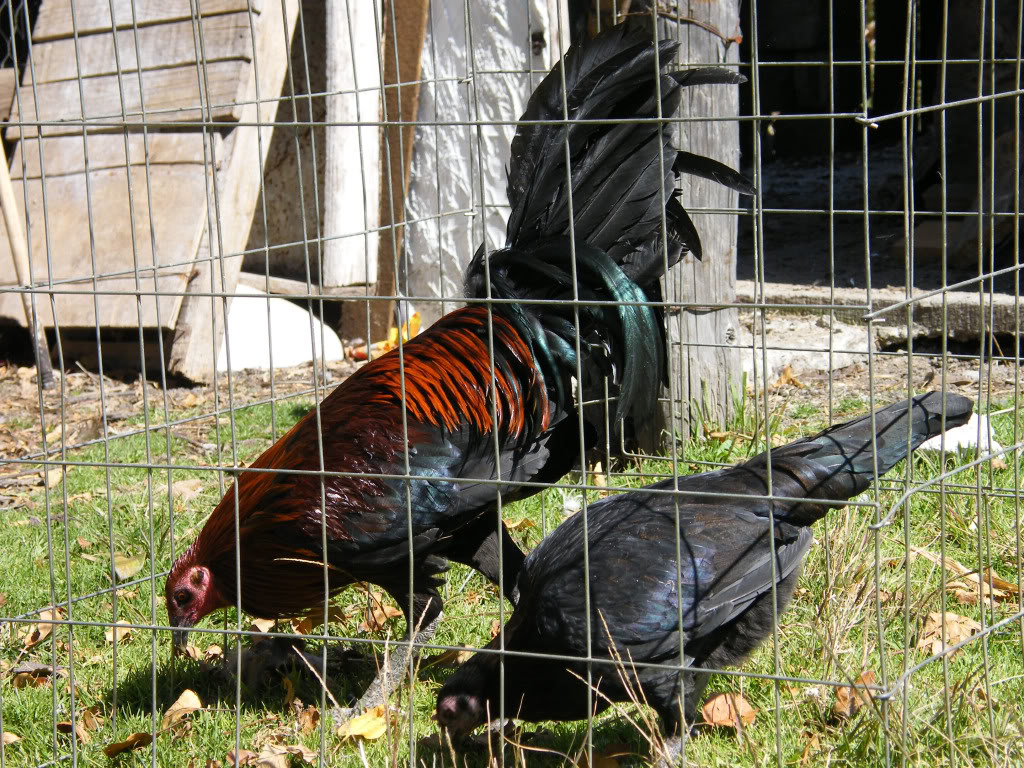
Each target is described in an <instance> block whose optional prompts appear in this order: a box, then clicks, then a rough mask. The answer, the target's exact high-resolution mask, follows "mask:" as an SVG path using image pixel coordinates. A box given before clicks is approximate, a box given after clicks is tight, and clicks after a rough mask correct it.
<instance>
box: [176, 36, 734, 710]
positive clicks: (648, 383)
mask: <svg viewBox="0 0 1024 768" xmlns="http://www.w3.org/2000/svg"><path fill="white" fill-rule="evenodd" d="M642 27H643V25H642V24H641V25H620V26H617V27H613V28H611V29H609V30H607V31H606V32H604V33H602V34H601V35H599V36H597V37H596V38H594V39H593V40H590V41H588V42H585V43H583V44H582V45H576V46H573V47H572V48H571V49H570V50H569V51H568V53H567V54H566V56H565V58H564V60H563V62H562V63H561V64H560V65H557V66H556V67H555V68H554V69H553V70H552V71H551V73H550V74H549V75H548V76H547V77H546V78H545V79H544V80H543V82H541V84H540V85H539V86H538V88H537V90H536V91H535V92H534V93H533V95H532V96H531V98H530V101H529V104H528V106H527V109H526V112H525V114H524V115H523V116H522V120H523V123H522V124H521V125H520V126H519V127H518V129H517V131H516V136H515V138H514V140H513V142H512V152H511V162H510V166H509V171H508V197H509V202H510V204H511V208H512V211H511V215H510V216H509V220H508V235H507V241H506V244H505V247H504V248H503V249H501V250H498V251H495V252H492V253H484V252H483V249H482V248H481V249H480V250H479V251H478V252H477V253H476V255H475V257H474V258H473V259H472V261H471V263H470V264H469V267H468V271H467V275H466V293H467V296H468V297H469V298H470V300H471V305H470V306H468V307H466V308H464V309H460V310H456V311H455V312H452V313H450V314H448V315H446V316H445V317H443V318H441V320H439V321H438V322H437V323H435V324H434V325H433V326H431V327H430V328H429V329H427V330H426V331H424V332H423V333H422V334H420V335H419V336H418V337H416V338H414V339H412V340H411V341H409V342H407V343H405V344H404V346H403V347H402V348H401V349H399V350H395V351H393V352H391V353H389V354H387V355H385V356H383V357H381V358H378V359H376V360H374V361H372V362H370V363H368V364H366V365H365V366H363V368H361V369H360V370H359V371H357V372H356V373H355V374H353V375H352V376H351V377H350V378H349V379H348V380H347V381H345V382H344V383H343V384H341V386H339V387H338V388H337V389H335V390H334V391H333V392H332V393H331V394H330V395H328V396H327V397H326V398H325V399H324V400H323V402H322V403H321V404H320V407H319V417H318V415H317V413H316V412H315V411H314V412H311V413H309V414H307V415H306V417H305V418H303V419H302V420H301V421H300V422H299V423H298V424H296V425H295V427H294V428H293V429H292V430H291V431H289V432H288V434H286V435H285V436H284V437H282V438H281V439H280V440H278V442H277V443H275V444H274V445H273V446H271V448H269V449H268V450H267V451H266V452H265V453H264V454H263V455H262V456H260V457H259V458H258V459H257V460H256V461H255V462H253V464H252V465H251V467H250V468H249V469H250V470H253V471H249V470H246V471H243V472H242V473H241V474H240V475H239V477H238V479H237V482H236V484H235V486H234V487H233V488H232V489H231V490H229V491H228V493H227V494H226V495H225V496H224V498H223V499H222V500H221V502H220V503H219V504H218V505H217V507H216V509H214V511H213V513H212V515H211V516H210V518H209V520H208V521H207V523H206V525H205V527H204V528H203V530H202V531H201V532H200V534H199V536H198V538H197V539H196V540H195V542H194V543H193V544H192V545H191V546H190V547H189V548H188V549H187V550H186V551H185V552H184V553H183V554H182V555H181V556H180V557H179V558H178V559H177V561H176V562H175V563H174V566H173V568H172V569H171V572H170V575H169V576H168V578H167V586H166V599H167V611H168V614H169V620H170V624H171V626H172V627H176V628H177V630H176V631H175V633H174V641H175V644H176V645H179V646H180V645H183V644H184V642H185V638H186V636H187V629H188V628H189V627H192V626H193V625H194V624H195V623H196V622H197V621H199V620H200V619H201V618H202V617H204V616H206V615H207V614H208V613H210V612H211V611H214V610H216V609H218V608H224V607H227V606H234V605H236V604H240V605H241V608H242V610H243V611H245V612H246V613H249V614H253V615H255V616H261V617H283V616H295V615H298V614H301V613H302V612H304V611H306V610H307V609H310V608H312V607H314V606H317V605H320V604H322V603H323V600H324V594H325V590H324V586H325V585H324V578H325V566H324V562H325V559H326V574H327V578H328V585H327V588H328V590H329V591H330V592H332V593H333V592H335V591H337V590H339V589H341V588H343V587H345V586H347V585H349V584H352V583H354V582H359V581H368V582H372V583H374V584H377V585H379V586H381V587H383V588H384V589H385V590H387V592H388V593H390V594H391V595H392V596H393V597H394V598H395V599H396V600H397V602H398V604H399V605H400V606H401V607H402V608H403V610H404V611H405V614H406V621H407V625H408V627H410V628H412V627H417V628H419V629H420V631H419V632H418V633H417V634H416V635H415V638H414V640H415V641H417V642H424V641H426V640H428V639H429V638H430V637H431V635H432V634H433V631H434V628H435V626H436V623H437V621H438V619H439V617H440V612H441V598H440V596H439V594H438V589H437V588H438V586H439V585H441V584H442V583H443V580H442V579H443V577H442V574H443V572H444V571H445V570H446V568H447V561H448V560H455V561H457V562H460V563H466V564H468V565H471V566H472V567H474V568H476V569H477V570H479V571H480V572H481V573H483V574H484V575H485V576H487V578H489V579H491V580H492V581H494V582H495V583H501V584H502V585H503V589H504V592H505V595H506V596H507V597H509V599H510V600H512V601H513V602H515V594H514V588H515V583H516V577H517V575H518V573H519V570H520V567H521V566H522V563H523V559H524V556H523V554H522V552H521V551H520V550H519V548H518V547H517V546H516V545H515V543H514V542H513V541H512V540H511V538H510V537H509V535H508V532H507V531H506V529H505V526H504V525H503V523H502V521H501V518H500V515H496V514H495V513H496V510H498V508H499V507H498V501H499V499H498V495H499V491H500V494H501V501H502V502H503V503H505V502H509V501H513V500H515V499H518V498H523V497H525V496H529V495H531V494H533V493H536V492H537V491H538V490H540V489H539V487H538V486H537V485H533V484H536V483H543V482H554V481H556V480H558V479H559V478H560V477H562V476H563V475H564V474H565V473H566V472H568V471H569V470H570V469H572V467H573V466H575V465H577V464H578V462H579V457H580V455H581V451H582V449H583V447H582V446H580V445H579V437H578V434H579V424H578V415H577V412H576V399H575V398H576V397H577V396H578V395H579V394H580V393H577V392H576V391H575V387H576V386H579V387H580V390H581V393H582V395H583V396H588V394H589V393H596V392H599V391H602V390H601V389H599V386H600V385H601V383H602V382H603V380H604V377H606V376H608V377H611V379H612V381H613V383H614V385H615V388H616V392H617V395H618V406H617V408H618V410H617V415H618V416H619V417H626V416H631V417H632V419H633V420H634V422H635V423H643V422H644V421H645V420H646V419H648V418H649V416H650V415H651V413H652V411H653V409H654V406H655V402H656V398H657V396H658V394H659V391H660V387H661V384H662V381H663V378H664V368H665V364H664V359H665V338H664V328H663V324H662V319H661V311H660V309H659V308H658V307H656V306H651V305H650V304H649V303H647V304H645V303H644V302H652V301H653V302H657V301H659V300H660V297H661V293H660V286H659V280H660V278H661V276H662V275H663V274H664V271H665V269H666V268H667V267H670V266H672V265H673V264H675V263H676V262H677V261H678V260H679V259H680V258H681V257H682V254H683V253H684V252H686V251H690V252H692V253H694V254H695V255H696V256H698V257H699V256H700V241H699V238H698V236H697V232H696V230H695V229H694V227H693V224H692V223H691V221H690V219H689V217H688V216H687V214H686V211H684V210H683V207H682V205H680V203H679V200H678V199H677V193H676V192H675V189H674V184H675V179H676V177H677V175H678V174H680V173H692V174H696V175H699V176H702V177H705V178H710V179H714V180H716V181H719V182H722V183H724V184H727V185H729V186H731V187H734V188H736V189H738V190H740V191H743V192H750V191H751V189H750V187H749V185H748V184H747V183H746V182H745V181H744V179H743V178H742V177H741V176H739V175H738V174H737V173H735V172H734V171H732V170H730V169H729V168H727V167H726V166H724V165H722V164H721V163H718V162H716V161H713V160H710V159H708V158H704V157H699V156H696V155H692V154H690V153H687V152H680V151H677V150H676V149H675V148H674V147H673V146H672V144H671V142H670V135H669V134H670V131H669V130H668V128H667V126H666V123H665V120H667V119H670V118H671V116H672V115H673V114H674V113H675V111H676V108H677V107H678V105H679V102H680V98H681V94H682V88H683V87H685V86H690V85H698V84H707V83H726V84H729V83H732V84H734V83H738V82H742V78H741V77H740V76H739V75H737V74H735V73H733V72H729V71H726V70H723V69H696V70H688V71H680V72H669V73H664V72H661V73H659V69H658V67H659V65H660V67H661V68H662V69H664V67H666V65H668V64H670V63H671V61H672V58H673V56H674V54H675V52H676V47H677V46H676V44H674V43H671V42H668V41H662V42H660V43H659V44H658V45H657V48H656V47H655V45H654V42H653V39H652V35H651V32H650V29H649V28H648V29H646V30H645V29H643V28H642ZM563 73H564V81H565V91H564V94H565V97H564V100H563V89H562V79H563ZM659 97H660V101H659ZM566 117H567V118H568V120H567V121H566ZM661 118H665V120H662V119H661ZM567 161H568V168H567V167H566V163H567ZM570 179H571V182H570ZM570 213H571V220H570ZM663 222H664V227H663ZM663 233H666V234H667V241H666V240H665V239H664V238H663ZM570 238H573V239H570ZM473 300H475V301H473ZM490 300H493V301H490ZM537 302H539V303H537ZM577 329H578V334H577ZM577 350H579V351H580V353H581V355H580V357H579V359H578V358H577ZM492 358H493V367H492ZM403 377H404V391H403V386H402V380H403ZM577 380H578V381H577ZM321 435H322V446H323V468H324V470H325V472H326V474H324V475H322V476H321V475H320V474H319V471H320V469H321V464H320V461H321V458H320V443H321V440H320V436H321ZM296 470H298V473H296ZM407 472H408V475H407V474H406V473H407ZM494 480H500V481H503V483H502V484H501V485H497V484H495V483H494V482H491V481H494ZM524 482H526V483H533V484H531V485H522V483H524ZM236 498H237V505H238V506H237V509H238V517H237V519H238V524H237V531H236V524H235V508H236V507H235V505H236ZM321 509H324V510H325V512H326V514H325V515H324V516H323V517H322V516H321ZM236 539H237V541H238V542H239V543H240V547H241V551H240V552H239V553H238V555H237V561H238V563H239V564H240V566H239V567H240V569H241V573H240V575H239V578H238V579H237V583H240V585H241V595H240V596H239V594H238V592H237V591H236V575H237V574H236V551H235V541H236ZM324 542H326V549H325V548H324V546H323V543H324ZM410 609H411V610H410ZM412 634H413V633H412V632H411V631H410V632H408V634H407V638H408V637H409V636H410V635H412ZM408 648H409V646H408V645H403V646H399V648H398V650H397V651H396V652H395V653H393V654H392V661H391V669H392V670H394V673H393V674H392V675H390V676H388V675H384V676H382V677H379V678H378V680H377V681H375V683H374V684H373V685H371V687H370V689H369V690H368V691H367V692H366V694H365V695H364V696H363V697H362V699H360V702H359V704H358V706H359V707H366V706H370V705H374V704H377V703H380V702H381V701H382V700H383V699H384V698H386V696H387V695H388V693H389V692H390V690H391V689H392V688H393V686H394V685H395V683H396V681H397V680H398V679H399V678H400V677H401V676H402V675H403V674H404V672H405V667H406V666H407V663H406V659H407V656H408Z"/></svg>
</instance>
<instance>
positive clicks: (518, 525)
mask: <svg viewBox="0 0 1024 768" xmlns="http://www.w3.org/2000/svg"><path fill="white" fill-rule="evenodd" d="M505 527H506V528H508V529H509V530H510V531H519V530H525V529H526V528H536V527H537V524H536V523H535V522H533V520H531V519H530V518H528V517H521V518H519V519H518V520H516V521H515V522H512V521H511V520H506V521H505Z"/></svg>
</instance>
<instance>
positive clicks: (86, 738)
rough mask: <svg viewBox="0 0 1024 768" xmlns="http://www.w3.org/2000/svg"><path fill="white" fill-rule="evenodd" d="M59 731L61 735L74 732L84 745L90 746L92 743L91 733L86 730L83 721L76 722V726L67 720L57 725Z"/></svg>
mask: <svg viewBox="0 0 1024 768" xmlns="http://www.w3.org/2000/svg"><path fill="white" fill-rule="evenodd" d="M57 730H58V731H59V732H61V733H71V732H72V731H74V732H75V736H76V737H77V738H78V740H79V741H80V742H81V743H83V744H88V743H89V742H90V741H92V736H90V735H89V731H88V730H86V727H85V724H84V723H83V722H82V721H81V720H76V721H75V723H74V725H72V724H71V722H69V721H67V720H65V721H63V722H60V723H57Z"/></svg>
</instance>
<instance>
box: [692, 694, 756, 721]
mask: <svg viewBox="0 0 1024 768" xmlns="http://www.w3.org/2000/svg"><path fill="white" fill-rule="evenodd" d="M701 714H702V715H704V722H705V723H708V724H709V725H717V726H722V727H725V728H737V727H738V726H739V725H740V724H742V725H750V724H751V723H753V722H754V718H756V717H757V710H756V709H754V708H753V707H752V706H750V704H749V703H748V702H747V700H746V699H744V698H743V697H742V696H740V695H739V694H738V693H713V694H711V695H710V696H709V697H708V700H707V701H705V702H704V706H703V707H701Z"/></svg>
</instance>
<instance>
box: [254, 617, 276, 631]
mask: <svg viewBox="0 0 1024 768" xmlns="http://www.w3.org/2000/svg"><path fill="white" fill-rule="evenodd" d="M251 628H252V629H254V630H256V631H257V632H269V631H270V630H272V629H273V628H274V620H273V619H253V620H252V627H251Z"/></svg>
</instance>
